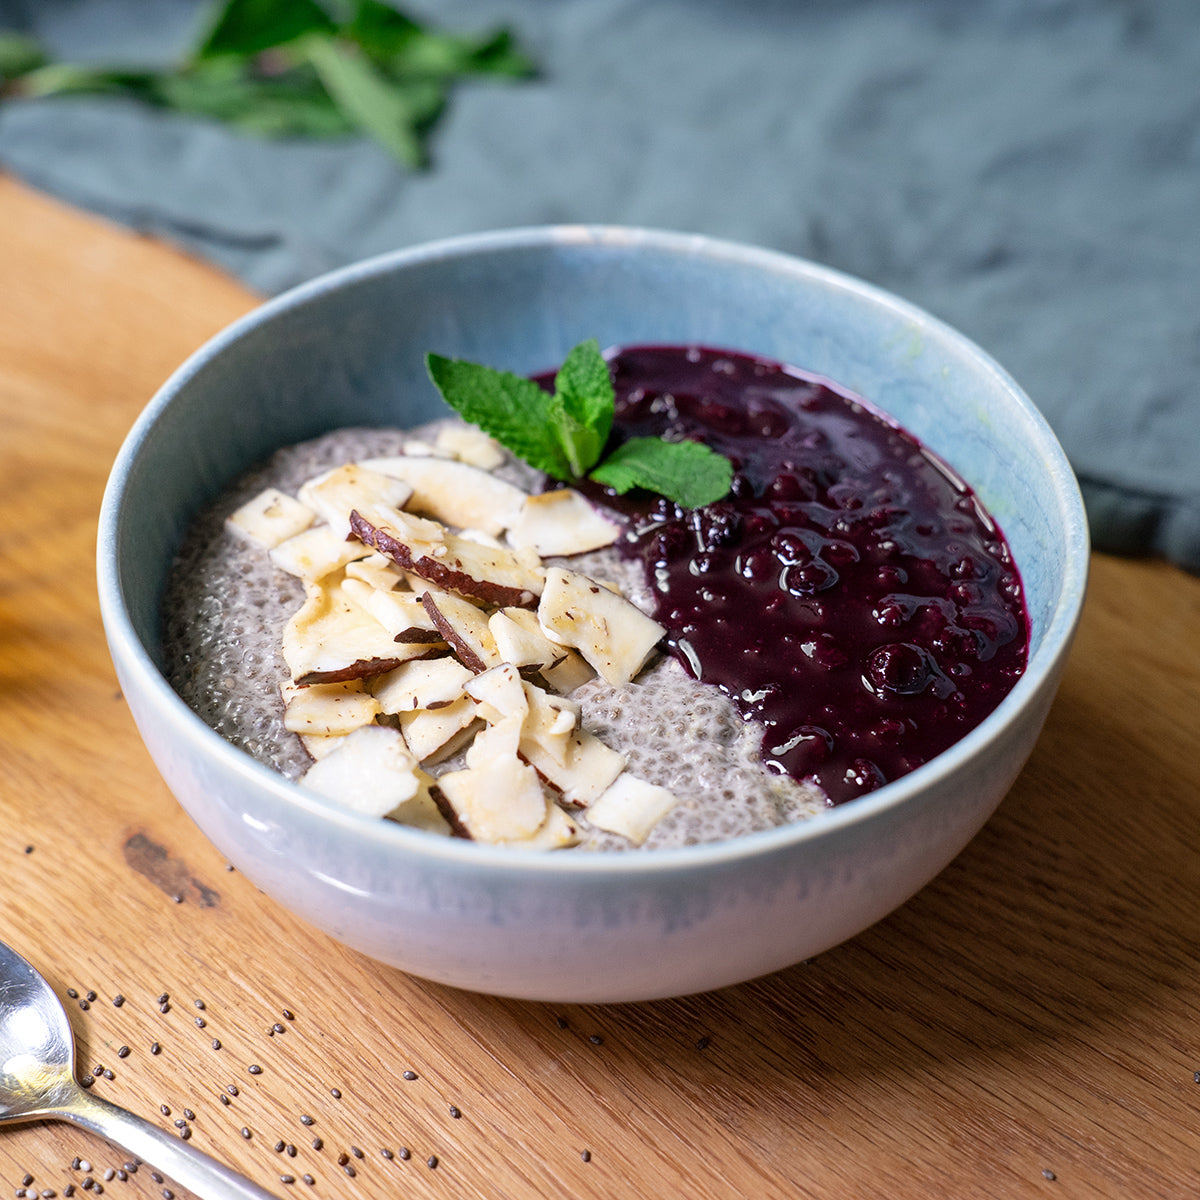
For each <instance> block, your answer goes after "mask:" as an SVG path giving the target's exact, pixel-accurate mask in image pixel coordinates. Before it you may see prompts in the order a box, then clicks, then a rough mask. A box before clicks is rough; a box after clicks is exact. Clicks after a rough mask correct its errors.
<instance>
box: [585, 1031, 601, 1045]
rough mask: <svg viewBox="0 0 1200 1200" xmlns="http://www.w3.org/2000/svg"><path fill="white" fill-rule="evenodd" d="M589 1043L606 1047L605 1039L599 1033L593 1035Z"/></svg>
mask: <svg viewBox="0 0 1200 1200" xmlns="http://www.w3.org/2000/svg"><path fill="white" fill-rule="evenodd" d="M588 1041H589V1042H591V1043H592V1045H593V1046H603V1045H604V1039H603V1038H602V1037H601V1036H600V1035H599V1034H598V1033H593V1034H592V1035H591V1036H590V1037H589V1038H588Z"/></svg>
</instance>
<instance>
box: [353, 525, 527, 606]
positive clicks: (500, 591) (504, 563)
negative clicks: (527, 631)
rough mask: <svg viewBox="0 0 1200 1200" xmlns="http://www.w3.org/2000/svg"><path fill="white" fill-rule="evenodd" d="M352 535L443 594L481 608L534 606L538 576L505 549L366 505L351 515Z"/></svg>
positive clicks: (442, 527)
mask: <svg viewBox="0 0 1200 1200" xmlns="http://www.w3.org/2000/svg"><path fill="white" fill-rule="evenodd" d="M350 525H351V528H353V530H354V532H355V534H356V535H357V536H358V537H359V538H361V539H362V541H364V542H366V543H367V544H368V545H370V546H373V547H374V548H375V549H376V550H378V551H379V552H380V553H381V554H386V555H387V557H388V558H390V559H391V560H392V561H393V562H394V563H396V565H397V566H399V567H401V568H402V569H403V570H406V571H412V572H414V573H415V574H417V575H419V576H421V578H423V579H426V580H428V581H429V582H430V583H433V584H436V585H437V586H438V587H439V588H442V589H444V590H446V591H451V592H457V593H458V594H459V595H463V596H468V597H470V598H472V599H475V600H478V601H480V602H481V603H483V604H495V605H509V604H512V605H518V606H521V607H524V606H528V605H530V604H533V603H534V601H535V600H536V599H537V597H538V596H539V595H540V594H541V591H542V572H541V570H540V569H537V568H534V567H532V566H531V565H530V564H529V563H528V560H526V559H523V558H521V557H519V556H518V555H516V554H513V553H512V552H511V551H509V550H505V549H503V548H497V547H492V546H484V545H481V544H480V543H479V542H472V541H470V540H468V539H467V538H463V537H459V536H458V535H457V534H454V533H451V532H450V531H449V530H448V529H446V527H445V526H443V525H440V524H438V523H437V522H436V521H428V520H425V519H423V518H420V517H413V516H412V515H411V514H409V513H402V512H399V511H398V510H396V509H392V508H388V507H387V506H385V505H370V506H367V507H365V508H363V509H360V510H355V511H354V512H353V513H351V514H350Z"/></svg>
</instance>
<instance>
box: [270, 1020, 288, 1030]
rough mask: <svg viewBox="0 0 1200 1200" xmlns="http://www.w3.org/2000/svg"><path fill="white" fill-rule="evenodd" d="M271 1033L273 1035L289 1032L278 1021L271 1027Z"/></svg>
mask: <svg viewBox="0 0 1200 1200" xmlns="http://www.w3.org/2000/svg"><path fill="white" fill-rule="evenodd" d="M271 1032H272V1033H287V1030H286V1029H285V1028H284V1027H283V1026H282V1025H280V1023H279V1022H278V1021H276V1022H275V1024H274V1025H272V1026H271Z"/></svg>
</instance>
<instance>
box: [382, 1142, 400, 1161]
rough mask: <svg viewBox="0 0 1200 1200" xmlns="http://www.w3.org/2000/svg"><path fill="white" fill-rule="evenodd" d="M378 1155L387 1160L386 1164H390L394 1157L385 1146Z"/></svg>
mask: <svg viewBox="0 0 1200 1200" xmlns="http://www.w3.org/2000/svg"><path fill="white" fill-rule="evenodd" d="M379 1153H380V1154H382V1155H383V1157H384V1158H386V1159H387V1160H388V1162H391V1161H392V1159H393V1158H395V1157H396V1156H395V1155H394V1154H393V1153H392V1152H391V1151H390V1150H389V1149H388V1148H387V1147H386V1146H385V1147H384V1148H383V1149H382V1150H380V1152H379Z"/></svg>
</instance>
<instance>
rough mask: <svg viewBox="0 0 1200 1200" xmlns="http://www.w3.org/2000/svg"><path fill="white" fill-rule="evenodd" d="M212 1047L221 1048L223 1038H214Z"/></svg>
mask: <svg viewBox="0 0 1200 1200" xmlns="http://www.w3.org/2000/svg"><path fill="white" fill-rule="evenodd" d="M212 1048H213V1049H214V1050H220V1048H221V1039H220V1038H213V1040H212Z"/></svg>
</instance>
